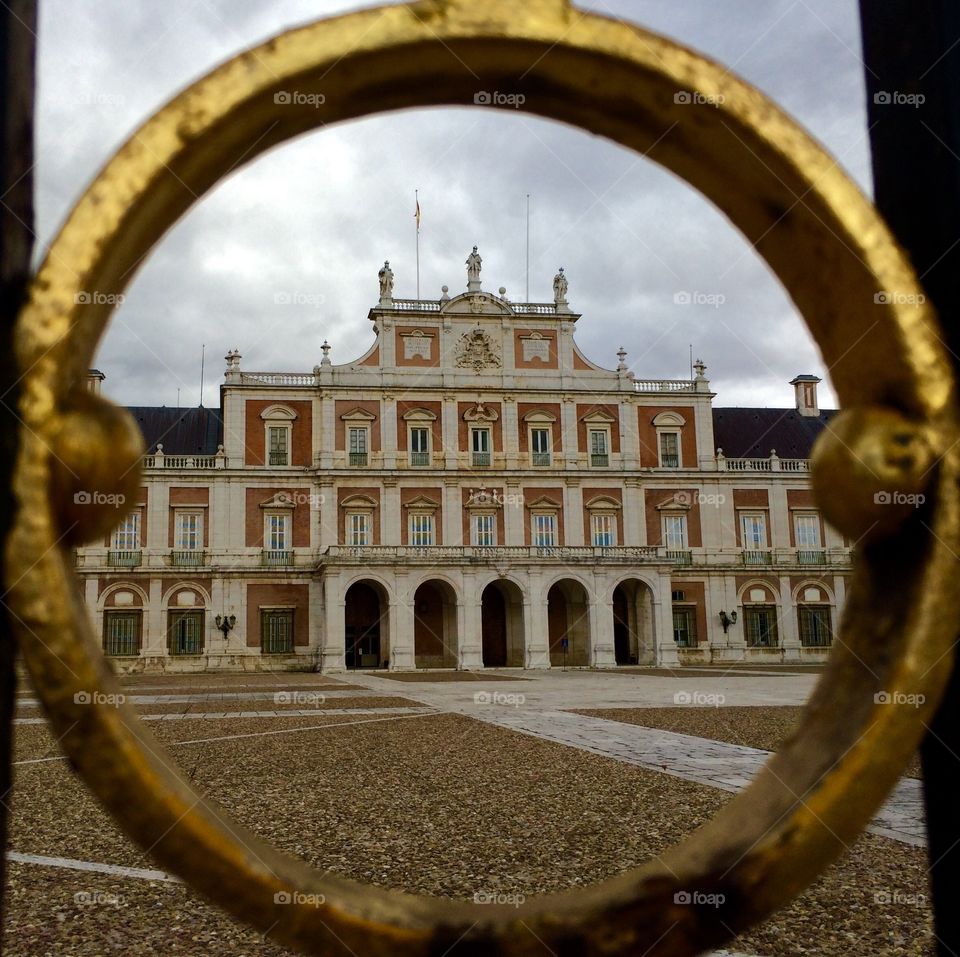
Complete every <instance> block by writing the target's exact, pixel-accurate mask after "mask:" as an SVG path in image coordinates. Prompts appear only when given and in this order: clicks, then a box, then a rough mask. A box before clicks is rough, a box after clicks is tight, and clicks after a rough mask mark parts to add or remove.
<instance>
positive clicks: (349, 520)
mask: <svg viewBox="0 0 960 957" xmlns="http://www.w3.org/2000/svg"><path fill="white" fill-rule="evenodd" d="M356 519H362V520H363V528H362V529H360V528H358V527H356V524H357V523H356V522H355V520H356ZM370 519H371V513H370V512H369V511H361V510H359V509H354V510H353V511H348V512H347V513H346V514H345V516H344V521H345V523H346V528H345V529H344V536H343V537H344V542H345V543H346V544H347V545H348V546H349V547H350V548H366V547H367V546H368V545H370V544H371V542H372V541H373V535H372V527H373V523H372V522H371V520H370ZM359 532H362V536H359V535H358V533H359ZM358 537H362V538H363V541H358V540H357V539H358Z"/></svg>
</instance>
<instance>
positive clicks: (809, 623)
mask: <svg viewBox="0 0 960 957" xmlns="http://www.w3.org/2000/svg"><path fill="white" fill-rule="evenodd" d="M798 617H799V625H800V644H801V645H803V647H804V648H826V647H828V646H829V645H830V644H831V642H832V641H833V632H832V631H831V628H830V606H829V605H801V606H800V608H799V610H798Z"/></svg>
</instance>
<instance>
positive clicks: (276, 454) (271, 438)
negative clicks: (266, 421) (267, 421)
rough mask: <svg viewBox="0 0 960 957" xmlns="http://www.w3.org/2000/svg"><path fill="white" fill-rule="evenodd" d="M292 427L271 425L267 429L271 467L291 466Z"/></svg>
mask: <svg viewBox="0 0 960 957" xmlns="http://www.w3.org/2000/svg"><path fill="white" fill-rule="evenodd" d="M290 431H291V430H290V426H288V425H271V426H268V427H267V442H268V443H269V453H270V454H269V458H268V462H269V464H270V465H289V464H290Z"/></svg>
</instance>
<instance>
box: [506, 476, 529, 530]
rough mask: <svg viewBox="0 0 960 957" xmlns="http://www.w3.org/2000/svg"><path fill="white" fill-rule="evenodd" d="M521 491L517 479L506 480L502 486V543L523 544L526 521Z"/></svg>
mask: <svg viewBox="0 0 960 957" xmlns="http://www.w3.org/2000/svg"><path fill="white" fill-rule="evenodd" d="M521 495H522V491H521V488H520V483H519V482H518V481H517V480H513V481H511V480H509V479H508V480H507V484H506V485H505V486H504V502H503V506H502V509H503V539H504V540H503V541H502V542H501V543H500V544H502V545H523V544H524V537H525V536H524V523H525V522H526V520H527V518H526V516H527V512H526V505H525V504H524V502H523V501H522V500H521Z"/></svg>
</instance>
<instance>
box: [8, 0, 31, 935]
mask: <svg viewBox="0 0 960 957" xmlns="http://www.w3.org/2000/svg"><path fill="white" fill-rule="evenodd" d="M36 12H37V11H36V0H7V2H5V3H2V4H0V397H2V400H0V541H2V542H5V541H6V539H7V533H8V532H9V530H10V515H11V509H12V504H13V497H12V494H11V488H10V478H11V475H12V472H13V462H14V455H15V452H16V447H17V426H18V424H19V423H18V420H17V417H16V414H15V411H14V410H15V408H16V403H17V397H18V394H19V390H18V388H17V380H18V378H19V377H18V374H17V371H16V368H15V365H14V358H13V347H12V343H13V323H14V320H15V319H16V316H17V313H18V312H19V310H20V305H21V303H22V301H23V295H24V289H25V287H26V281H27V278H28V275H29V271H30V253H31V250H32V249H33V100H34V58H35V55H36V25H37V17H36ZM4 552H5V550H4V549H0V581H6V574H5V569H4ZM8 616H9V612H8V610H7V606H6V603H5V602H3V601H0V921H2V918H3V911H2V903H3V888H4V886H5V882H6V848H7V802H8V799H9V795H10V786H11V767H10V759H11V755H10V751H11V743H12V741H11V739H12V734H13V725H12V719H13V707H14V693H15V690H16V672H15V666H14V661H15V652H14V646H13V636H12V633H11V629H10V622H9V617H8ZM2 951H3V936H2V934H0V952H2Z"/></svg>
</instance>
